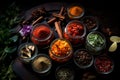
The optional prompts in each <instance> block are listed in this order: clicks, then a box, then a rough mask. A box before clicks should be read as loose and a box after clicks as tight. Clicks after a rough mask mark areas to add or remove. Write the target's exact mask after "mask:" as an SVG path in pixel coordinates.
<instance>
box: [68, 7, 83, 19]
mask: <svg viewBox="0 0 120 80" xmlns="http://www.w3.org/2000/svg"><path fill="white" fill-rule="evenodd" d="M69 13H70V15H71V16H75V17H76V16H80V15H81V14H82V13H83V8H81V7H79V6H73V7H71V8H70V9H69Z"/></svg>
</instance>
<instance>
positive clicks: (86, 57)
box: [73, 49, 94, 69]
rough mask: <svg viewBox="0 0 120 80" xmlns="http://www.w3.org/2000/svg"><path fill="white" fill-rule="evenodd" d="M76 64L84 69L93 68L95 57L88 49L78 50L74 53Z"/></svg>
mask: <svg viewBox="0 0 120 80" xmlns="http://www.w3.org/2000/svg"><path fill="white" fill-rule="evenodd" d="M73 59H74V63H75V64H76V65H77V66H78V67H79V68H82V69H85V68H89V67H91V66H92V64H93V61H94V57H93V55H91V54H89V52H88V51H87V50H86V49H78V50H76V51H75V53H74V57H73Z"/></svg>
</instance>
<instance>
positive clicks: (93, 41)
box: [85, 31, 106, 55]
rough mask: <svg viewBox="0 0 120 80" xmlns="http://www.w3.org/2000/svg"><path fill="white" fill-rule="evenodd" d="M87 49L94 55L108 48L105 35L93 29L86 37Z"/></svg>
mask: <svg viewBox="0 0 120 80" xmlns="http://www.w3.org/2000/svg"><path fill="white" fill-rule="evenodd" d="M85 47H86V49H87V50H88V51H89V52H90V53H91V54H93V55H99V54H100V53H101V52H102V51H103V50H104V49H105V48H106V39H105V36H104V35H103V34H102V33H100V32H98V31H92V32H90V33H89V34H88V35H87V37H86V44H85Z"/></svg>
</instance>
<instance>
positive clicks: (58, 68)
mask: <svg viewBox="0 0 120 80" xmlns="http://www.w3.org/2000/svg"><path fill="white" fill-rule="evenodd" d="M61 69H67V70H69V71H70V72H71V73H72V76H71V78H72V79H71V78H70V80H74V77H75V71H74V69H73V68H72V67H71V66H68V65H61V66H58V67H57V68H56V70H55V78H56V79H57V80H60V79H58V77H57V72H58V71H59V70H61Z"/></svg>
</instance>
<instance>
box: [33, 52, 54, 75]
mask: <svg viewBox="0 0 120 80" xmlns="http://www.w3.org/2000/svg"><path fill="white" fill-rule="evenodd" d="M39 57H45V58H47V59H48V60H49V61H50V66H49V67H48V68H47V70H45V71H37V69H35V68H34V66H33V63H34V60H36V59H38V58H39ZM31 66H32V69H33V71H35V72H37V73H40V74H44V73H47V72H49V71H50V69H51V68H52V60H51V59H50V57H49V56H48V55H47V54H45V53H40V54H38V55H37V56H36V57H35V58H34V59H33V60H32V61H31Z"/></svg>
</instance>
